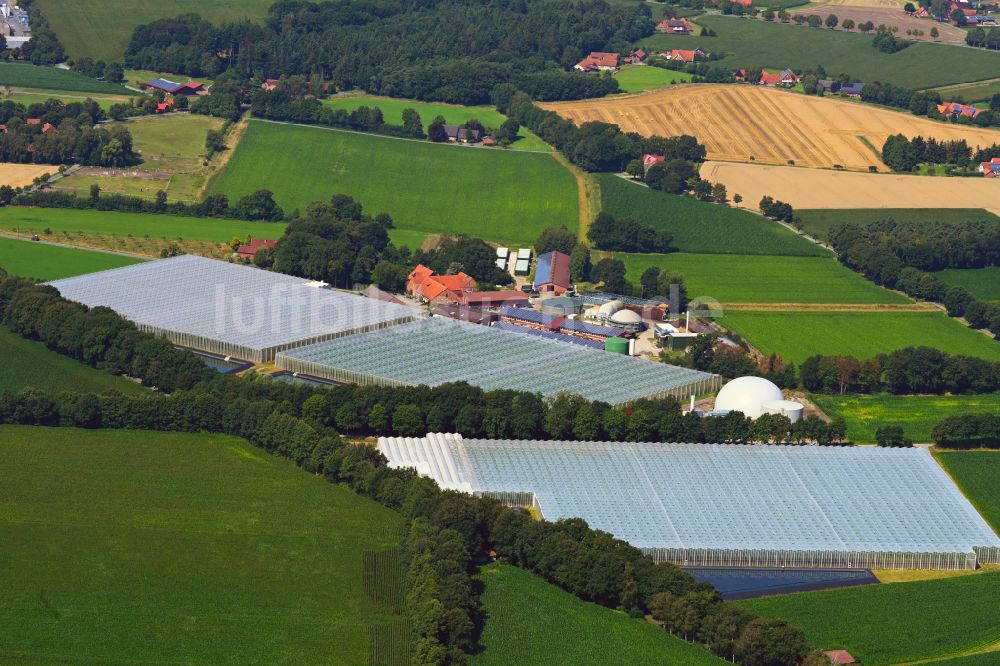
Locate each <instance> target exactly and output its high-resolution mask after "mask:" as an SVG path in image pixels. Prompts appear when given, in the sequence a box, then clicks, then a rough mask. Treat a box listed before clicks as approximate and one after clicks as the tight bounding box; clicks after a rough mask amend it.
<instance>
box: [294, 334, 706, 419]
mask: <svg viewBox="0 0 1000 666" xmlns="http://www.w3.org/2000/svg"><path fill="white" fill-rule="evenodd" d="M275 362H276V363H277V365H278V367H279V368H281V369H282V370H288V371H291V372H301V373H305V374H309V375H315V376H317V377H323V378H324V379H330V380H333V381H338V382H349V383H354V384H374V385H378V386H415V385H419V384H425V385H427V386H438V385H440V384H445V383H448V382H457V381H465V382H468V383H469V384H472V385H473V386H479V387H481V388H483V389H486V390H490V389H513V390H518V391H532V392H535V393H541V394H542V395H544V396H552V395H555V394H557V393H561V392H566V393H575V394H577V395H580V396H582V397H584V398H586V399H588V400H600V401H603V402H607V403H609V404H612V405H620V404H625V403H628V402H631V401H634V400H638V399H639V398H655V397H664V396H668V395H673V396H676V397H681V398H683V397H686V396H688V395H690V394H692V393H699V394H700V393H706V392H709V391H713V390H715V389H717V388H718V387H719V384H720V378H719V377H718V375H710V374H707V373H704V372H699V371H697V370H689V369H687V368H679V367H677V366H673V365H667V364H665V363H652V362H650V361H643V360H640V359H637V358H633V357H630V356H624V355H621V354H609V353H607V352H604V351H600V350H595V349H590V348H587V347H584V346H581V345H576V344H569V343H566V342H561V341H556V340H549V339H547V338H544V337H539V336H535V335H530V334H526V333H515V332H512V331H504V330H496V329H495V328H494V327H489V326H477V325H475V324H469V323H465V322H460V321H455V320H451V319H444V318H440V317H435V318H431V319H422V320H418V321H414V322H410V323H408V324H403V325H400V326H393V327H391V328H387V329H385V330H381V331H376V332H373V333H369V334H366V335H352V336H349V337H343V338H339V339H337V340H331V341H329V342H324V343H320V344H316V345H311V346H309V347H301V348H298V349H293V350H290V351H287V352H283V353H280V354H278V355H277V357H276V358H275Z"/></svg>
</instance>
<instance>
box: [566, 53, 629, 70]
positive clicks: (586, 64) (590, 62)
mask: <svg viewBox="0 0 1000 666" xmlns="http://www.w3.org/2000/svg"><path fill="white" fill-rule="evenodd" d="M573 69H575V70H577V71H580V72H613V71H615V70H617V69H618V54H617V53H604V52H602V51H592V52H591V53H590V55H589V56H587V57H586V58H584V59H583V60H581V61H580V62H578V63H576V65H574V67H573Z"/></svg>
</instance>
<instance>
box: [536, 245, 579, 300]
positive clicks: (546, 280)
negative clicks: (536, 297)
mask: <svg viewBox="0 0 1000 666" xmlns="http://www.w3.org/2000/svg"><path fill="white" fill-rule="evenodd" d="M533 286H534V289H535V291H537V292H539V293H542V294H556V295H557V296H558V295H559V294H564V293H566V292H567V291H569V288H570V287H572V286H573V282H572V281H571V280H570V275H569V255H568V254H563V253H562V252H556V251H554V250H553V251H552V252H546V253H545V254H541V255H539V256H538V265H537V266H536V267H535V281H534V283H533Z"/></svg>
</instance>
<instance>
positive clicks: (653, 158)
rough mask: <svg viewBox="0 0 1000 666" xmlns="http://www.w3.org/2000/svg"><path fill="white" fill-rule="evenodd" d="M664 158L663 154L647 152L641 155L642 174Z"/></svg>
mask: <svg viewBox="0 0 1000 666" xmlns="http://www.w3.org/2000/svg"><path fill="white" fill-rule="evenodd" d="M666 159H667V158H666V157H664V156H663V155H650V154H649V153H646V154H644V155H643V156H642V172H643V173H644V174H647V173H649V170H650V169H652V168H653V165H654V164H659V163H660V162H663V161H664V160H666Z"/></svg>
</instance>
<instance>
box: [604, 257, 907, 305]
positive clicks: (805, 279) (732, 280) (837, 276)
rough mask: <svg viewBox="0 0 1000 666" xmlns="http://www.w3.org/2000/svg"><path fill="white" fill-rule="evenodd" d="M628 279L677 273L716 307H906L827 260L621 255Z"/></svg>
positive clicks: (693, 291) (897, 296)
mask: <svg viewBox="0 0 1000 666" xmlns="http://www.w3.org/2000/svg"><path fill="white" fill-rule="evenodd" d="M615 256H617V257H618V258H620V259H622V260H624V261H625V268H626V271H627V275H628V279H629V280H630V281H633V282H635V283H636V284H638V282H639V277H640V276H641V275H642V272H643V271H644V270H646V269H647V268H649V267H650V266H658V267H659V268H661V269H668V270H675V271H679V272H680V273H681V274H682V275H683V276H684V285H685V286H686V287H687V291H688V295H689V296H690V297H692V298H695V297H699V296H708V297H711V298H714V299H715V300H717V301H719V302H720V303H908V302H910V301H909V300H908V299H906V298H905V297H903V296H901V295H900V294H897V293H895V292H892V291H888V290H886V289H882V288H881V287H879V286H877V285H876V284H874V283H872V282H869V281H867V280H865V279H864V278H863V277H861V276H860V275H858V274H857V273H855V272H853V271H851V270H849V269H847V268H844V267H843V266H841V265H840V264H839V263H838V262H837V260H835V259H833V258H830V257H827V258H824V257H769V256H765V255H737V254H687V253H680V252H678V253H673V254H627V253H616V255H615Z"/></svg>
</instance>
